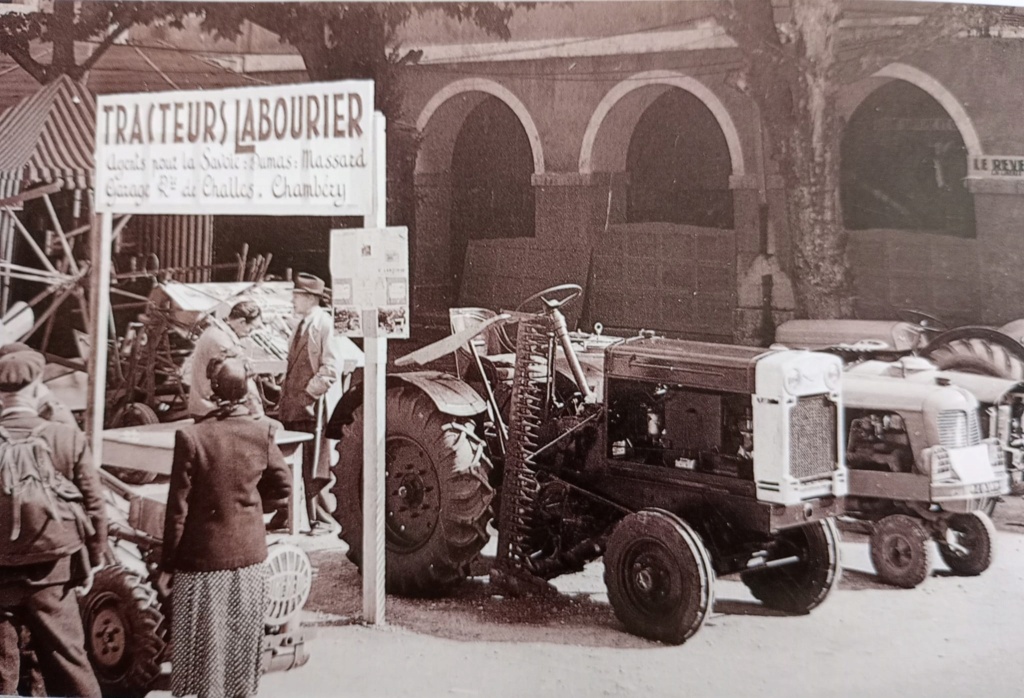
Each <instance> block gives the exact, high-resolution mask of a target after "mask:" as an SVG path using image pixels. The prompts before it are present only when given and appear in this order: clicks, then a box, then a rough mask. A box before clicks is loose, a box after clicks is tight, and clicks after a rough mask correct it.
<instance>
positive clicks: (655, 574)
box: [604, 509, 715, 645]
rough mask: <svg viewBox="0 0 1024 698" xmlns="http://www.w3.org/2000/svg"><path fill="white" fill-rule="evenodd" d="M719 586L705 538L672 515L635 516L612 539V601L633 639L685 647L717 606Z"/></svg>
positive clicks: (607, 565)
mask: <svg viewBox="0 0 1024 698" xmlns="http://www.w3.org/2000/svg"><path fill="white" fill-rule="evenodd" d="M714 580H715V571H714V569H713V568H712V566H711V558H710V557H709V556H708V552H707V549H706V548H705V547H704V543H703V542H702V541H701V539H700V536H699V535H698V534H697V532H696V531H694V530H693V529H692V528H690V526H689V525H688V524H687V523H686V522H684V521H683V520H682V519H680V518H679V517H677V516H675V515H673V514H670V513H669V512H667V511H661V510H657V509H647V510H644V511H639V512H637V513H635V514H630V515H628V516H626V517H625V518H624V519H622V521H620V522H619V524H618V525H617V526H616V527H615V530H614V531H613V532H612V535H611V537H610V538H609V539H608V547H607V549H606V550H605V553H604V582H605V585H606V586H607V587H608V600H609V601H610V602H611V605H612V608H613V609H614V610H615V615H616V616H617V617H618V619H619V620H620V621H622V624H623V625H625V626H626V629H627V630H628V631H629V632H631V633H633V634H634V635H639V636H640V637H646V638H648V639H650V640H657V641H659V642H664V643H667V644H670V645H679V644H682V643H683V642H686V640H688V639H689V638H690V637H692V636H693V634H694V633H696V632H697V631H698V630H699V629H700V626H701V625H703V624H704V620H705V619H706V618H707V616H708V613H709V612H710V611H711V608H712V606H713V605H714Z"/></svg>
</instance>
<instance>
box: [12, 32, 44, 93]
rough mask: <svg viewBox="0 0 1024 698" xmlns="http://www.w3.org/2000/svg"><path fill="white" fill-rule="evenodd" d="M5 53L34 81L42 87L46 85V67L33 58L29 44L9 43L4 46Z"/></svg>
mask: <svg viewBox="0 0 1024 698" xmlns="http://www.w3.org/2000/svg"><path fill="white" fill-rule="evenodd" d="M3 53H4V54H6V55H8V56H10V57H11V59H12V60H13V61H14V62H15V63H17V64H18V66H20V67H21V69H22V70H24V71H25V72H26V73H28V74H29V75H30V76H32V79H33V80H35V81H36V82H38V83H39V84H40V85H44V84H46V66H45V65H43V64H42V63H40V62H39V61H37V60H36V59H34V58H33V57H32V54H31V53H30V52H29V47H28V44H27V43H25V44H22V43H21V42H18V43H16V44H15V43H8V44H6V45H5V46H4V48H3Z"/></svg>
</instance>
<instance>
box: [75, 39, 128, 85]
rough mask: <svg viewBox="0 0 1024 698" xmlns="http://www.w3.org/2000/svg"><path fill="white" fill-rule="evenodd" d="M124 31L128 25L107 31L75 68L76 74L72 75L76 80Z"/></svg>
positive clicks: (94, 63)
mask: <svg viewBox="0 0 1024 698" xmlns="http://www.w3.org/2000/svg"><path fill="white" fill-rule="evenodd" d="M126 31H128V27H125V26H118V27H117V28H116V29H114V30H113V31H111V32H110V33H108V34H107V35H106V36H105V37H104V38H103V41H101V42H100V43H99V44H97V45H96V48H95V49H93V52H92V53H90V54H89V57H88V58H86V59H85V60H84V61H82V64H81V65H80V66H78V68H77V69H76V70H75V73H76V74H75V75H74V76H73V77H74V78H75V79H76V80H77V79H78V78H80V77H81V76H82V75H83V74H84V73H85V71H87V70H90V69H91V68H92V67H93V66H94V65H96V61H98V60H99V59H100V58H101V57H102V56H103V54H104V53H106V52H107V49H109V48H110V47H111V46H113V45H114V42H115V41H117V40H118V38H119V37H120V36H121V35H122V34H124V33H125V32H126Z"/></svg>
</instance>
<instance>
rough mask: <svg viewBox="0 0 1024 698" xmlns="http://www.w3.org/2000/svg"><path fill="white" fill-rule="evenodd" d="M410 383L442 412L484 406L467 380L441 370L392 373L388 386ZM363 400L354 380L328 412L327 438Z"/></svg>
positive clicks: (459, 413)
mask: <svg viewBox="0 0 1024 698" xmlns="http://www.w3.org/2000/svg"><path fill="white" fill-rule="evenodd" d="M400 385H412V386H414V387H415V388H416V389H417V390H420V391H422V392H423V393H424V394H425V395H426V396H427V397H429V398H430V399H431V400H432V401H433V403H434V404H435V405H436V406H437V409H438V410H440V411H441V412H443V413H444V414H450V415H452V416H453V417H473V416H475V415H478V414H480V413H482V412H484V411H486V410H487V401H486V400H484V398H482V397H481V396H480V394H479V393H477V392H476V391H475V390H474V389H473V388H472V387H470V385H469V384H468V383H466V382H465V381H463V380H461V379H459V378H457V377H455V376H453V375H451V374H448V373H442V372H441V371H412V372H409V373H391V374H388V376H387V387H388V388H393V387H396V386H400ZM362 404H363V384H362V382H361V381H360V382H359V383H354V384H353V385H352V387H351V388H349V390H348V391H347V392H346V393H345V395H344V396H343V397H342V398H341V400H339V401H338V405H337V406H336V407H335V408H334V412H332V413H331V417H330V419H329V420H328V422H327V428H326V430H325V432H326V435H327V438H329V439H340V438H341V429H342V427H343V426H345V425H346V424H350V423H351V422H352V414H353V413H354V412H355V411H356V408H357V407H359V406H360V405H362Z"/></svg>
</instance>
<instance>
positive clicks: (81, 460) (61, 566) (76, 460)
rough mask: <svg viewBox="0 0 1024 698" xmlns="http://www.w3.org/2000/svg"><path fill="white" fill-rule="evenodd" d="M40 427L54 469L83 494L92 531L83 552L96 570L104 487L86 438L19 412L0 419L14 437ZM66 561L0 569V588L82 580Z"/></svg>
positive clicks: (102, 545) (103, 526) (103, 545)
mask: <svg viewBox="0 0 1024 698" xmlns="http://www.w3.org/2000/svg"><path fill="white" fill-rule="evenodd" d="M40 424H45V425H46V427H45V428H44V429H43V430H42V431H41V432H40V436H41V437H42V438H43V440H44V441H46V443H47V444H49V446H50V448H51V450H52V453H53V456H52V457H53V466H54V468H56V469H57V470H59V471H60V473H61V474H62V475H63V476H64V477H66V478H68V479H69V480H70V481H71V482H73V483H74V484H75V486H76V487H78V490H79V491H80V492H81V493H82V500H83V504H84V506H85V513H86V515H87V516H88V517H89V520H90V521H91V522H92V525H93V529H95V533H94V534H93V535H92V537H90V538H89V539H88V540H86V541H85V549H86V551H87V552H88V557H89V562H90V563H91V564H92V566H94V567H97V566H99V565H100V564H102V562H103V557H104V553H105V552H106V549H107V515H106V505H105V504H104V502H103V486H102V484H101V482H100V476H99V472H98V471H97V470H96V467H95V465H93V462H92V454H91V452H90V451H89V446H88V443H87V442H86V438H85V434H83V433H82V432H81V431H80V430H79V429H77V428H76V427H70V426H67V425H64V424H55V423H53V422H47V421H46V420H44V419H42V418H41V417H39V416H38V415H36V414H32V413H30V412H28V411H22V410H19V409H13V410H8V411H6V412H4V413H3V415H2V416H0V426H3V427H4V429H6V430H7V431H9V432H12V433H13V434H17V435H20V434H24V433H27V432H29V431H31V430H32V429H34V428H36V427H37V426H38V425H40ZM68 560H69V558H67V557H65V558H62V559H61V560H58V561H56V562H55V563H54V562H50V563H40V564H33V565H24V566H22V567H5V568H0V586H2V585H4V584H8V583H16V582H19V581H27V582H29V583H31V584H33V585H46V584H59V583H64V582H67V581H69V580H70V581H73V582H76V581H79V580H78V577H81V576H83V574H84V572H85V570H84V566H82V567H77V566H70V565H69V564H68ZM76 567H77V569H76Z"/></svg>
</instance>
